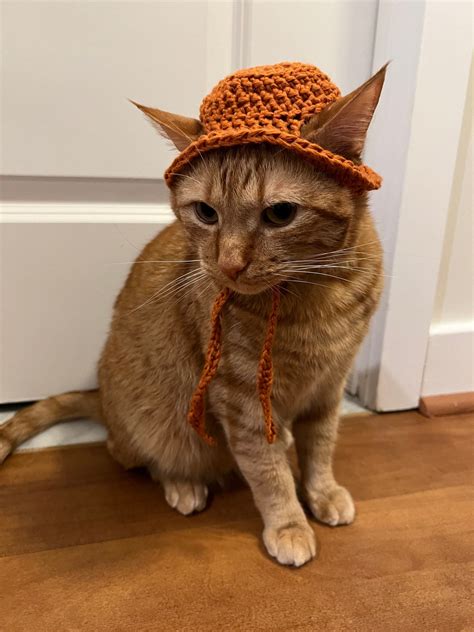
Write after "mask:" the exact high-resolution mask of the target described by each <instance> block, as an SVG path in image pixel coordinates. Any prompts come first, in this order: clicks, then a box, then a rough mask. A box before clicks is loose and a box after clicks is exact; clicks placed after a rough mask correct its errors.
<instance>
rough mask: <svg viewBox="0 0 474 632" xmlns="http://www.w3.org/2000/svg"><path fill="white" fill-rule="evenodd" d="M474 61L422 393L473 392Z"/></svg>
mask: <svg viewBox="0 0 474 632" xmlns="http://www.w3.org/2000/svg"><path fill="white" fill-rule="evenodd" d="M473 83H474V76H473V66H472V64H471V73H470V78H469V89H468V94H467V98H466V106H465V110H464V119H463V126H462V131H461V136H460V139H459V148H458V154H457V160H456V170H455V175H454V179H453V186H452V191H451V200H450V205H449V214H448V220H447V225H446V232H445V238H444V244H443V254H442V260H441V266H440V270H439V278H438V287H437V293H436V302H435V307H434V312H433V320H432V324H431V328H430V340H429V345H428V353H427V358H426V365H425V373H424V379H423V390H422V395H425V396H427V395H439V394H447V393H456V392H467V391H474V228H473V189H472V183H473V163H472V144H473V141H472V116H473V100H472V99H473Z"/></svg>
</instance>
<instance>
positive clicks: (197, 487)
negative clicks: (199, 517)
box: [163, 481, 208, 516]
mask: <svg viewBox="0 0 474 632" xmlns="http://www.w3.org/2000/svg"><path fill="white" fill-rule="evenodd" d="M163 487H164V489H165V498H166V502H167V503H168V505H169V506H170V507H173V509H176V511H179V513H181V514H183V515H184V516H189V514H192V513H194V512H195V511H202V510H203V509H205V507H206V502H207V494H208V491H207V487H206V485H203V484H201V483H187V482H176V481H166V482H164V483H163Z"/></svg>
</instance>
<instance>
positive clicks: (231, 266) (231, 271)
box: [219, 261, 247, 281]
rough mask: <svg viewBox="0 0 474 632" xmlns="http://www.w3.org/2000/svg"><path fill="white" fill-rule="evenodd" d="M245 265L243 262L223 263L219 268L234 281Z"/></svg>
mask: <svg viewBox="0 0 474 632" xmlns="http://www.w3.org/2000/svg"><path fill="white" fill-rule="evenodd" d="M246 265H247V264H246V263H245V262H243V261H223V262H221V263H219V268H220V269H221V271H222V272H223V273H224V274H225V275H226V276H228V277H229V279H232V281H236V280H237V277H238V276H239V274H240V273H241V272H242V270H243V269H244V268H245V266H246Z"/></svg>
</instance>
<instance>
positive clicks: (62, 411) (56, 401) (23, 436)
mask: <svg viewBox="0 0 474 632" xmlns="http://www.w3.org/2000/svg"><path fill="white" fill-rule="evenodd" d="M83 417H89V418H91V419H94V421H99V422H102V423H104V421H103V419H102V414H101V407H100V400H99V391H98V389H97V390H95V391H75V392H71V393H63V394H62V395H56V396H54V397H48V398H47V399H42V400H41V401H39V402H36V403H35V404H32V405H31V406H26V407H25V408H22V409H21V410H19V411H18V412H17V413H16V414H15V415H13V417H12V418H11V419H9V420H8V421H7V422H6V423H4V424H3V425H0V464H1V463H3V461H4V460H5V459H6V458H7V456H8V455H9V454H11V453H12V452H13V451H14V450H15V448H16V447H17V446H19V445H20V444H21V443H23V442H24V441H26V440H27V439H29V438H30V437H34V436H35V435H37V434H39V433H40V432H42V431H43V430H46V429H47V428H49V427H50V426H53V425H54V424H56V423H58V422H60V421H66V420H73V419H81V418H83Z"/></svg>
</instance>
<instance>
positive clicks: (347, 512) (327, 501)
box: [306, 485, 355, 527]
mask: <svg viewBox="0 0 474 632" xmlns="http://www.w3.org/2000/svg"><path fill="white" fill-rule="evenodd" d="M306 501H307V503H308V505H309V508H310V509H311V512H312V513H313V515H314V517H315V518H317V519H318V520H319V521H321V522H324V523H325V524H328V525H330V526H331V527H336V526H337V525H341V524H351V522H353V521H354V518H355V506H354V501H353V500H352V496H351V495H350V493H349V492H348V491H347V489H346V488H345V487H341V486H339V485H335V486H334V487H333V488H331V489H330V490H328V491H311V492H308V493H307V495H306Z"/></svg>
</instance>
